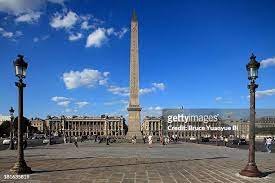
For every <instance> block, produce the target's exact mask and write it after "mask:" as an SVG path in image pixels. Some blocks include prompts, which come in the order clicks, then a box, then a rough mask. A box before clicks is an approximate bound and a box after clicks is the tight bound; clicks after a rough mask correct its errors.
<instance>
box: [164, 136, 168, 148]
mask: <svg viewBox="0 0 275 183" xmlns="http://www.w3.org/2000/svg"><path fill="white" fill-rule="evenodd" d="M164 141H165V145H166V146H167V145H168V144H169V137H168V136H165V139H164Z"/></svg>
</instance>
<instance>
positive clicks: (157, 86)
mask: <svg viewBox="0 0 275 183" xmlns="http://www.w3.org/2000/svg"><path fill="white" fill-rule="evenodd" d="M152 85H153V86H154V87H155V88H157V89H159V90H164V89H165V85H164V83H152Z"/></svg>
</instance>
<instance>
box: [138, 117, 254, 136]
mask: <svg viewBox="0 0 275 183" xmlns="http://www.w3.org/2000/svg"><path fill="white" fill-rule="evenodd" d="M181 125H182V126H187V127H188V126H189V127H190V128H191V127H192V128H193V129H187V130H173V131H169V130H167V126H166V125H165V123H164V121H163V120H162V118H161V117H148V116H147V117H145V118H144V119H143V123H142V125H141V131H142V134H143V135H146V136H148V135H153V136H155V137H159V136H161V135H169V136H172V135H177V136H178V137H179V138H181V139H191V138H193V139H199V138H201V137H209V138H222V137H225V136H228V137H229V136H231V137H235V138H246V139H248V138H249V136H248V135H249V122H247V121H222V120H218V121H216V122H209V123H203V122H187V123H184V122H173V123H172V126H177V127H179V126H181ZM206 125H207V126H209V127H213V128H214V127H231V128H232V130H230V131H220V130H207V128H206V130H201V127H206ZM233 126H235V128H234V130H233Z"/></svg>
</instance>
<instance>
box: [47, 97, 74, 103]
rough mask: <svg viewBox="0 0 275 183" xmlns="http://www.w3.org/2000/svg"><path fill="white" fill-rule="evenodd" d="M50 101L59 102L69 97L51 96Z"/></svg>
mask: <svg viewBox="0 0 275 183" xmlns="http://www.w3.org/2000/svg"><path fill="white" fill-rule="evenodd" d="M51 100H52V101H54V102H60V101H64V100H70V99H69V98H67V97H59V96H55V97H52V98H51Z"/></svg>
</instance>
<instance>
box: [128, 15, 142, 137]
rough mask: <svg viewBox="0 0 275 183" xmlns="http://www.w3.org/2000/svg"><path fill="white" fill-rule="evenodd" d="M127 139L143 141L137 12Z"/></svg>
mask: <svg viewBox="0 0 275 183" xmlns="http://www.w3.org/2000/svg"><path fill="white" fill-rule="evenodd" d="M127 110H128V113H129V116H128V117H129V118H128V133H127V138H128V139H129V138H132V137H134V136H136V137H137V139H141V138H142V135H141V131H140V111H141V107H140V106H139V59H138V20H137V16H136V13H135V11H134V12H133V15H132V19H131V49H130V98H129V107H128V108H127Z"/></svg>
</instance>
